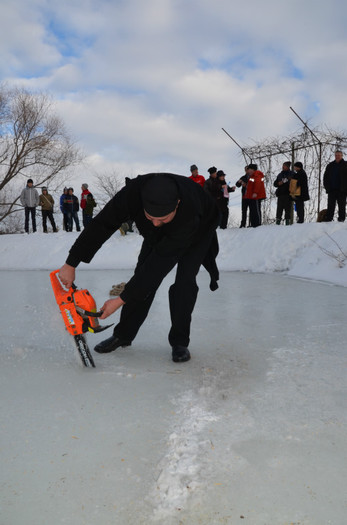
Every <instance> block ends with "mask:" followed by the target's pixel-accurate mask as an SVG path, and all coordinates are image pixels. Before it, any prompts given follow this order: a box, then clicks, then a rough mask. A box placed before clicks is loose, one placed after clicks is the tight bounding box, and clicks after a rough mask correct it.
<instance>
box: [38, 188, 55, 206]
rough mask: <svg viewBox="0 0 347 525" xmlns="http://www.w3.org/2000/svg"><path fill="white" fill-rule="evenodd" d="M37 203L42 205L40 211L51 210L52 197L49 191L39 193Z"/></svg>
mask: <svg viewBox="0 0 347 525" xmlns="http://www.w3.org/2000/svg"><path fill="white" fill-rule="evenodd" d="M39 205H40V206H42V211H53V205H54V199H53V197H52V195H50V194H49V193H46V194H44V193H43V192H42V193H41V195H40V200H39Z"/></svg>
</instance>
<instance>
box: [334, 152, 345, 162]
mask: <svg viewBox="0 0 347 525" xmlns="http://www.w3.org/2000/svg"><path fill="white" fill-rule="evenodd" d="M342 159H343V153H342V151H340V150H339V149H338V150H336V151H335V160H336V162H340V161H341V160H342Z"/></svg>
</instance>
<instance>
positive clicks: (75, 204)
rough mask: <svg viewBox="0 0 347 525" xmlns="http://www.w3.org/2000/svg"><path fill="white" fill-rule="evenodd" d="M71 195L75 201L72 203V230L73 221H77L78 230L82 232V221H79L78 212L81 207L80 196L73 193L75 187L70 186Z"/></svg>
mask: <svg viewBox="0 0 347 525" xmlns="http://www.w3.org/2000/svg"><path fill="white" fill-rule="evenodd" d="M69 195H70V196H72V200H73V203H72V214H71V231H73V221H75V225H76V230H77V231H78V232H80V231H81V228H80V221H79V218H78V212H79V209H80V205H79V202H78V198H77V197H76V195H74V193H73V188H69Z"/></svg>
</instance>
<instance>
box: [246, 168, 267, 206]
mask: <svg viewBox="0 0 347 525" xmlns="http://www.w3.org/2000/svg"><path fill="white" fill-rule="evenodd" d="M264 178H265V177H264V173H263V172H262V171H259V170H257V171H255V172H254V173H253V175H250V177H249V179H248V183H247V188H246V193H245V199H251V200H260V199H266V192H265V184H264ZM254 194H256V197H253V195H254Z"/></svg>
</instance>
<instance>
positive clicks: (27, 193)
mask: <svg viewBox="0 0 347 525" xmlns="http://www.w3.org/2000/svg"><path fill="white" fill-rule="evenodd" d="M33 184H34V183H33V179H28V182H27V185H26V187H25V188H24V189H23V191H22V193H21V195H20V201H21V203H22V205H23V206H24V213H25V224H24V229H25V232H26V233H29V217H30V215H31V222H32V227H33V232H36V206H38V205H39V201H40V197H39V194H38V191H37V189H36V188H34V187H33Z"/></svg>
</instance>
